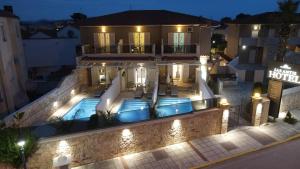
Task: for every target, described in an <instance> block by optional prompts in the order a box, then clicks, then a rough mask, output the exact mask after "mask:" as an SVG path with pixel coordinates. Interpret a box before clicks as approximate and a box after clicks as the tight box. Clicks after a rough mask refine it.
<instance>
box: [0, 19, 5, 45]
mask: <svg viewBox="0 0 300 169" xmlns="http://www.w3.org/2000/svg"><path fill="white" fill-rule="evenodd" d="M0 31H1V36H2V37H1V38H2V41H3V42H5V41H6V34H5V30H4V25H3V24H1V23H0Z"/></svg>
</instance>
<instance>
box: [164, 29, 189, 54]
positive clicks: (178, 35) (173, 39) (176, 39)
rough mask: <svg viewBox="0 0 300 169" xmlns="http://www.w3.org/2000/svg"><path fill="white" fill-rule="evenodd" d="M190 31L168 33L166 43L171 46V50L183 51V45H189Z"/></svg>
mask: <svg viewBox="0 0 300 169" xmlns="http://www.w3.org/2000/svg"><path fill="white" fill-rule="evenodd" d="M190 43H191V33H184V32H174V33H169V34H168V45H170V46H172V47H173V52H175V53H178V52H179V53H180V52H184V48H185V45H190Z"/></svg>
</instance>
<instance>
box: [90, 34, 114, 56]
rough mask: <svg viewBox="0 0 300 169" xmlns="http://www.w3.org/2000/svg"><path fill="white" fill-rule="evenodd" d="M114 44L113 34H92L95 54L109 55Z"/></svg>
mask: <svg viewBox="0 0 300 169" xmlns="http://www.w3.org/2000/svg"><path fill="white" fill-rule="evenodd" d="M114 44H115V34H114V33H107V32H101V33H94V46H95V50H96V52H97V53H99V52H100V53H110V52H112V51H111V49H112V48H111V47H112V46H113V45H114Z"/></svg>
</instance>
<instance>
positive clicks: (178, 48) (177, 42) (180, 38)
mask: <svg viewBox="0 0 300 169" xmlns="http://www.w3.org/2000/svg"><path fill="white" fill-rule="evenodd" d="M173 37H174V38H173V44H174V52H175V53H182V52H184V33H183V32H175V33H174V35H173Z"/></svg>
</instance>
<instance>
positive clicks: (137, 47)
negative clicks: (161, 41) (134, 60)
mask: <svg viewBox="0 0 300 169" xmlns="http://www.w3.org/2000/svg"><path fill="white" fill-rule="evenodd" d="M129 44H130V45H131V46H130V47H131V48H130V52H131V53H145V50H146V46H147V45H149V44H150V33H149V32H131V33H129Z"/></svg>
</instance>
